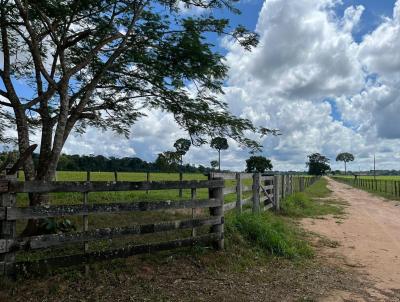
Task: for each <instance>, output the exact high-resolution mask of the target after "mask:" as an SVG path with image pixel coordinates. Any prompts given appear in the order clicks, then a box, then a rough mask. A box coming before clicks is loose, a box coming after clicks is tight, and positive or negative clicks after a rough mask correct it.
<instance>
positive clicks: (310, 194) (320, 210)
mask: <svg viewBox="0 0 400 302" xmlns="http://www.w3.org/2000/svg"><path fill="white" fill-rule="evenodd" d="M330 194H331V191H330V190H329V189H328V188H327V181H326V179H324V178H321V179H319V180H318V181H316V182H315V183H314V184H313V185H311V186H310V187H308V188H306V189H305V191H304V192H297V193H294V194H292V195H289V196H288V197H286V198H285V199H284V200H282V201H281V213H282V215H285V216H289V217H299V218H302V217H317V216H322V215H328V214H334V215H337V214H342V213H343V208H342V207H340V206H338V205H337V204H333V203H331V202H330V201H329V200H316V199H318V198H327V197H328V196H329V195H330Z"/></svg>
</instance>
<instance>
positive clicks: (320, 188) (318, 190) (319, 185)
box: [304, 177, 332, 198]
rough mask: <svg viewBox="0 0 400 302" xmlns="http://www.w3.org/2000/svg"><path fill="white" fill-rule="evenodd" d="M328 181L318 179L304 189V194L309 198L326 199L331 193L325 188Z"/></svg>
mask: <svg viewBox="0 0 400 302" xmlns="http://www.w3.org/2000/svg"><path fill="white" fill-rule="evenodd" d="M327 185H328V181H327V180H326V178H324V177H322V178H320V179H318V180H317V181H316V182H315V183H313V184H312V186H310V187H308V188H306V189H305V190H304V193H305V194H306V196H307V197H309V198H325V197H328V196H329V195H330V194H331V193H332V191H331V190H329V189H328V187H327Z"/></svg>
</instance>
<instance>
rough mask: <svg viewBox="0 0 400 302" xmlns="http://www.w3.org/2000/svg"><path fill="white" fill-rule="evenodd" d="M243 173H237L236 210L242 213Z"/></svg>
mask: <svg viewBox="0 0 400 302" xmlns="http://www.w3.org/2000/svg"><path fill="white" fill-rule="evenodd" d="M242 195H243V194H242V175H241V174H240V173H236V211H237V213H238V214H240V213H242Z"/></svg>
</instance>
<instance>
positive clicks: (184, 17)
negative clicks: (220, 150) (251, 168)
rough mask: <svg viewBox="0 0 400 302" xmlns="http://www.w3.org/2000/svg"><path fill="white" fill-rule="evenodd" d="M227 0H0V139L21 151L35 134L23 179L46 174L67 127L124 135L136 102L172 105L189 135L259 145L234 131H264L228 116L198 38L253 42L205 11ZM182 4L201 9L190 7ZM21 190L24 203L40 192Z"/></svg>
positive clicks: (220, 74)
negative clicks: (34, 150)
mask: <svg viewBox="0 0 400 302" xmlns="http://www.w3.org/2000/svg"><path fill="white" fill-rule="evenodd" d="M234 2H235V1H234V0H227V1H225V0H224V1H223V0H215V1H208V0H199V1H191V0H179V1H178V0H172V1H164V0H158V1H156V0H154V1H144V0H84V1H80V0H79V1H78V0H64V1H59V0H39V1H27V0H0V32H1V37H0V52H1V56H2V58H1V60H0V62H1V63H0V64H1V65H0V79H1V80H0V106H1V107H0V139H1V140H3V141H7V140H9V139H10V137H7V136H6V135H5V134H6V133H10V132H6V130H7V128H13V129H15V130H16V137H15V138H13V137H11V139H15V141H16V143H17V145H18V149H19V152H20V154H23V153H24V151H25V150H27V149H28V147H29V145H30V144H31V142H32V139H33V134H35V135H36V136H35V137H39V138H40V155H39V160H38V164H37V166H35V165H34V163H33V160H32V157H31V156H30V157H28V159H27V160H26V161H25V163H24V167H23V168H24V172H25V174H24V175H25V178H26V180H35V179H36V180H53V179H54V176H55V170H56V167H57V163H58V161H59V158H60V155H61V151H62V149H63V146H64V144H65V142H66V141H67V139H68V137H69V135H70V134H71V132H74V131H75V132H78V133H82V132H84V131H85V129H86V128H87V127H99V128H101V129H112V130H114V131H116V132H118V133H121V134H124V135H126V136H128V135H129V129H130V126H131V125H132V124H133V123H134V122H135V121H136V120H137V119H138V118H140V117H142V116H143V115H144V112H145V111H144V109H146V108H150V109H151V108H153V109H158V110H163V111H166V112H170V113H172V114H173V116H174V117H175V120H176V122H177V123H178V124H179V126H181V127H182V128H183V129H185V130H186V131H187V132H188V134H189V135H190V138H191V140H192V143H194V144H197V145H199V144H203V143H205V142H206V139H207V137H208V136H211V137H215V136H225V137H231V138H233V139H234V140H236V141H238V142H239V143H240V144H241V145H243V146H247V147H250V148H255V149H258V148H260V147H261V146H260V145H259V144H258V143H257V142H256V141H254V140H250V139H248V138H246V136H245V135H244V132H245V131H247V130H250V131H253V132H254V131H258V132H261V133H262V134H266V133H268V132H271V131H270V130H268V129H265V128H257V127H255V126H254V125H253V124H252V123H251V122H250V121H249V120H247V119H242V118H237V117H235V116H233V115H231V114H230V113H229V110H228V107H227V104H226V103H224V102H223V101H221V100H220V98H219V97H218V94H220V93H222V92H223V91H222V85H223V81H224V78H225V76H226V74H227V66H226V65H224V61H223V56H222V55H221V54H219V53H217V52H216V51H215V48H214V45H212V43H210V41H209V40H208V38H207V37H210V36H212V34H216V35H219V36H222V35H226V36H229V37H230V38H231V39H232V40H234V41H236V42H237V43H239V44H241V45H242V46H243V47H244V48H245V49H248V50H250V49H251V48H252V47H253V46H255V45H256V44H257V40H258V39H257V35H256V34H254V33H250V32H248V31H246V30H245V29H244V28H243V27H242V26H239V27H236V28H231V27H230V26H229V22H228V20H227V19H221V18H218V17H217V16H216V14H215V13H214V12H215V11H219V10H220V9H224V8H225V9H227V10H229V11H231V12H233V13H238V11H237V9H236V8H235V7H234V6H233V5H234ZM185 6H186V7H189V8H203V9H205V10H204V13H203V14H201V15H200V16H190V14H187V13H185V14H184V13H182V11H181V10H182V7H185ZM218 14H219V13H218ZM17 82H18V83H19V84H18V85H17ZM21 83H22V86H24V89H20V86H21ZM189 85H191V87H195V89H194V90H193V89H191V90H189V89H187V87H188V86H189ZM18 86H19V87H18ZM30 197H31V198H30V201H31V202H30V204H31V205H36V204H39V203H40V202H41V201H42V200H43V198H41V196H36V197H35V196H34V195H32V196H30Z"/></svg>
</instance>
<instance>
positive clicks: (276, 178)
mask: <svg viewBox="0 0 400 302" xmlns="http://www.w3.org/2000/svg"><path fill="white" fill-rule="evenodd" d="M279 188H280V186H279V175H275V176H274V207H275V211H279V210H280V201H279Z"/></svg>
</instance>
